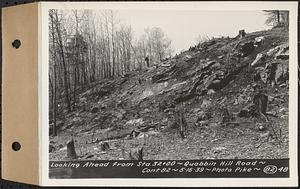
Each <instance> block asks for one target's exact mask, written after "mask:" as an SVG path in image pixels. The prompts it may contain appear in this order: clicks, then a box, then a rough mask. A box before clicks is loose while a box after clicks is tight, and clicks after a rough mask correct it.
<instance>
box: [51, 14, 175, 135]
mask: <svg viewBox="0 0 300 189" xmlns="http://www.w3.org/2000/svg"><path fill="white" fill-rule="evenodd" d="M171 53H172V48H171V40H169V39H168V38H167V37H166V36H165V34H164V32H163V31H162V29H161V28H158V27H153V28H145V31H144V34H143V35H141V36H140V37H139V39H137V38H136V37H135V36H134V31H133V30H132V28H131V26H128V25H124V24H122V23H121V21H120V19H119V18H118V17H117V12H116V11H112V10H105V11H94V10H70V11H67V10H64V11H60V10H50V11H49V54H50V57H49V83H50V91H49V93H50V94H49V95H50V96H49V97H50V99H51V102H50V109H51V110H52V112H49V116H50V118H51V119H50V120H53V119H54V120H53V123H54V128H55V127H56V126H55V124H56V121H55V119H56V117H57V116H56V114H57V108H58V106H59V105H62V103H60V102H59V101H60V100H61V101H62V100H64V102H65V103H64V104H65V105H66V107H65V108H63V109H65V110H67V112H71V111H72V110H74V109H75V108H76V102H77V100H78V99H77V98H78V97H77V94H78V93H79V91H82V90H83V89H85V88H88V87H89V85H90V84H91V83H93V82H94V81H97V80H99V79H105V78H113V77H115V76H121V75H124V74H125V73H127V72H130V71H133V70H141V69H143V68H145V67H149V66H152V65H153V64H156V63H158V62H160V61H161V60H163V59H165V58H168V57H170V56H171ZM54 135H56V132H54Z"/></svg>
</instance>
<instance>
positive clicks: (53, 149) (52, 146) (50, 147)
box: [49, 144, 55, 153]
mask: <svg viewBox="0 0 300 189" xmlns="http://www.w3.org/2000/svg"><path fill="white" fill-rule="evenodd" d="M54 151H55V147H54V145H52V144H50V145H49V153H52V152H54Z"/></svg>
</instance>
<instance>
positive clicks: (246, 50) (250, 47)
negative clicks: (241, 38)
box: [239, 41, 255, 57]
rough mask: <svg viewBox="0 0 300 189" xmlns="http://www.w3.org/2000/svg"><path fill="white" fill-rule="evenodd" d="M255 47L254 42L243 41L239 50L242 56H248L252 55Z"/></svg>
mask: <svg viewBox="0 0 300 189" xmlns="http://www.w3.org/2000/svg"><path fill="white" fill-rule="evenodd" d="M254 49H255V46H254V42H253V41H248V42H245V43H242V44H241V45H240V47H239V52H240V53H241V56H242V57H246V56H248V55H250V54H251V53H252V52H253V51H254Z"/></svg>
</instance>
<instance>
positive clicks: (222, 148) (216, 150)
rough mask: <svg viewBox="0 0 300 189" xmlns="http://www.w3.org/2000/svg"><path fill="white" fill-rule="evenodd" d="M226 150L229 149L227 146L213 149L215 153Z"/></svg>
mask: <svg viewBox="0 0 300 189" xmlns="http://www.w3.org/2000/svg"><path fill="white" fill-rule="evenodd" d="M224 150H227V148H225V147H215V148H214V150H213V151H214V153H219V152H221V151H224Z"/></svg>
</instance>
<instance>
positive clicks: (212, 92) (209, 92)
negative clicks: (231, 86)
mask: <svg viewBox="0 0 300 189" xmlns="http://www.w3.org/2000/svg"><path fill="white" fill-rule="evenodd" d="M215 93H216V91H215V90H213V89H208V91H207V95H211V94H215Z"/></svg>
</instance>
